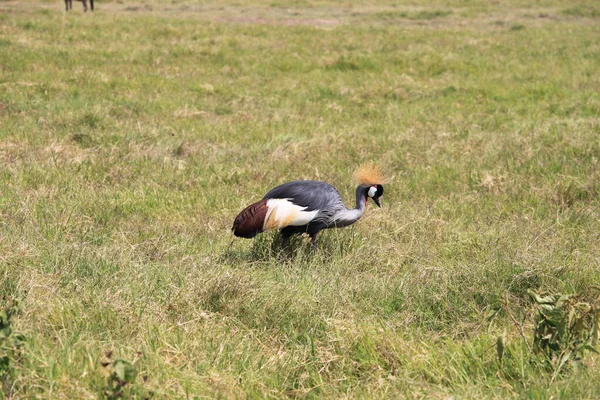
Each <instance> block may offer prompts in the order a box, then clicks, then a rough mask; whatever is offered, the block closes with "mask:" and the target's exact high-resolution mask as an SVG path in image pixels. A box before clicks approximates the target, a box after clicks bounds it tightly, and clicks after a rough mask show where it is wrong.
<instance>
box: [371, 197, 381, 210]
mask: <svg viewBox="0 0 600 400" xmlns="http://www.w3.org/2000/svg"><path fill="white" fill-rule="evenodd" d="M373 201H374V202H375V204H377V207H379V208H381V203H380V202H379V197H373Z"/></svg>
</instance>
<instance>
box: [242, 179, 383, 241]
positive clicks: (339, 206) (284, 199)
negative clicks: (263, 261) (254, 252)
mask: <svg viewBox="0 0 600 400" xmlns="http://www.w3.org/2000/svg"><path fill="white" fill-rule="evenodd" d="M370 171H371V170H368V171H367V172H370ZM363 175H364V174H363ZM375 175H377V174H375ZM367 178H369V176H367ZM376 178H379V175H377V176H376ZM359 182H361V184H360V185H358V186H357V188H356V205H355V207H354V208H351V209H349V208H347V207H346V206H345V204H344V201H343V199H342V197H341V196H340V193H339V192H338V191H337V189H336V188H334V187H333V186H332V185H330V184H328V183H325V182H319V181H313V180H301V181H293V182H288V183H284V184H283V185H280V186H277V187H276V188H274V189H272V190H270V191H269V192H268V193H267V194H266V195H265V196H264V197H263V199H262V200H260V201H258V202H256V203H254V204H251V205H250V206H248V207H246V208H245V209H244V210H242V212H240V213H239V215H238V216H237V217H236V219H235V221H234V222H233V227H232V230H233V233H234V235H235V236H238V237H244V238H252V237H254V236H256V235H257V234H258V233H261V232H263V231H265V230H269V229H279V230H280V232H281V236H282V245H283V247H284V248H286V247H287V246H288V240H289V238H290V236H292V235H295V234H302V233H307V234H308V235H309V236H310V238H311V243H312V244H313V246H316V239H317V235H318V233H319V232H320V231H322V230H323V229H329V228H342V227H345V226H348V225H351V224H353V223H354V222H356V221H358V220H359V219H360V218H361V217H362V215H363V214H364V211H365V207H366V204H367V199H369V198H371V199H372V200H373V201H374V202H375V204H377V206H379V207H381V203H380V202H379V198H380V197H381V196H382V195H383V186H381V185H380V184H378V183H376V182H373V181H371V182H363V180H360V179H359Z"/></svg>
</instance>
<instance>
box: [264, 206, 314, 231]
mask: <svg viewBox="0 0 600 400" xmlns="http://www.w3.org/2000/svg"><path fill="white" fill-rule="evenodd" d="M267 208H268V209H269V211H267V215H266V216H265V222H264V223H263V230H265V231H266V230H267V229H281V228H285V227H286V226H289V225H292V226H302V225H306V224H308V223H309V222H310V221H312V220H313V219H314V218H315V217H316V216H317V214H318V213H319V212H318V211H304V210H305V209H306V207H301V206H298V205H296V204H294V203H292V202H291V201H290V200H289V199H269V200H267Z"/></svg>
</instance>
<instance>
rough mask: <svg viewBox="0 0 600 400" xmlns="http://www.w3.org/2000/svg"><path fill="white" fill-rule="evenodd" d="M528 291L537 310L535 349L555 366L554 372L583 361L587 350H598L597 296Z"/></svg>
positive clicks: (599, 314) (598, 317)
mask: <svg viewBox="0 0 600 400" xmlns="http://www.w3.org/2000/svg"><path fill="white" fill-rule="evenodd" d="M527 292H528V293H529V295H530V296H531V298H532V300H533V302H534V305H535V308H536V310H537V315H536V317H535V328H534V333H533V351H534V353H535V354H537V355H542V356H543V360H544V361H545V362H547V363H550V364H551V365H553V366H554V367H555V375H556V374H558V373H559V372H560V370H561V369H562V368H563V367H564V366H565V365H566V364H567V363H568V362H569V361H577V360H581V359H582V358H583V356H584V354H585V353H586V352H587V351H592V352H595V353H597V352H598V351H597V350H596V349H595V347H594V346H596V344H597V343H598V331H599V325H600V307H599V304H598V298H596V299H585V298H584V297H583V296H581V295H567V294H548V293H541V294H539V293H536V292H534V291H533V290H528V291H527Z"/></svg>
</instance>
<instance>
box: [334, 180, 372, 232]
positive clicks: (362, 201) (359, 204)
mask: <svg viewBox="0 0 600 400" xmlns="http://www.w3.org/2000/svg"><path fill="white" fill-rule="evenodd" d="M366 205H367V189H366V188H365V187H364V186H358V187H357V188H356V207H355V208H352V209H349V208H346V207H344V208H343V209H342V210H340V211H339V212H338V213H336V215H335V225H336V226H337V227H338V228H340V227H343V226H348V225H352V224H353V223H355V222H356V221H358V220H359V219H360V217H362V216H363V214H364V213H365V206H366Z"/></svg>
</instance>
